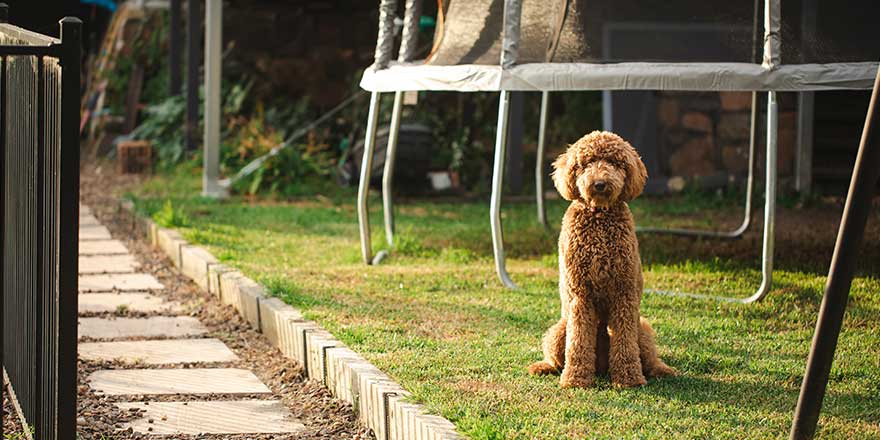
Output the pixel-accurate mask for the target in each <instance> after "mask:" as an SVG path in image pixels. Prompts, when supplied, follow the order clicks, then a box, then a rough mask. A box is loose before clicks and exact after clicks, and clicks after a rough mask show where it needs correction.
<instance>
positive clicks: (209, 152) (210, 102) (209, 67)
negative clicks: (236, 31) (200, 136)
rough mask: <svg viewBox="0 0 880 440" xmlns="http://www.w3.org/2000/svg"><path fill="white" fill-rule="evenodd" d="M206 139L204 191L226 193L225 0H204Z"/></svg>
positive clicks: (203, 175) (203, 171) (203, 152)
mask: <svg viewBox="0 0 880 440" xmlns="http://www.w3.org/2000/svg"><path fill="white" fill-rule="evenodd" d="M205 6H206V8H205V140H204V145H203V146H202V149H203V150H202V155H203V158H204V163H203V165H202V167H203V169H202V195H204V196H207V197H223V195H224V191H223V188H222V187H221V186H220V185H219V183H218V179H219V178H220V82H221V78H222V72H223V63H222V60H221V58H222V56H223V54H222V52H223V51H222V46H223V0H207V1H206V2H205Z"/></svg>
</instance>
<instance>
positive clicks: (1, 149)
mask: <svg viewBox="0 0 880 440" xmlns="http://www.w3.org/2000/svg"><path fill="white" fill-rule="evenodd" d="M8 22H9V5H7V4H6V3H0V23H8ZM5 185H6V58H5V57H3V58H0V317H3V319H6V315H5V314H4V312H3V303H4V302H5V300H4V299H5V298H6V291H5V289H6V279H5V273H4V272H5V270H6V269H5V268H6V262H5V259H6V255H5V254H6V188H5ZM3 327H4V326H3V325H0V365H6V364H5V363H4V357H3V350H4V347H3V338H5V337H6V336H4V335H3ZM5 393H6V387H0V397H2V396H5V395H6V394H5Z"/></svg>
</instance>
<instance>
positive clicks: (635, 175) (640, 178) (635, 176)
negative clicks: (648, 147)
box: [621, 143, 648, 201]
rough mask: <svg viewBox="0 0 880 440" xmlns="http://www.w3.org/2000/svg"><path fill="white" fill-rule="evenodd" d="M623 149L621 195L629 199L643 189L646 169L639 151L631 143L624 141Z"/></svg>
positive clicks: (636, 195)
mask: <svg viewBox="0 0 880 440" xmlns="http://www.w3.org/2000/svg"><path fill="white" fill-rule="evenodd" d="M624 149H625V150H626V154H625V160H626V181H625V182H624V185H623V191H622V192H621V197H622V198H623V199H624V200H626V201H630V200H633V199H635V198H636V197H638V196H639V194H641V193H642V190H644V189H645V182H646V181H647V180H648V170H647V169H645V164H644V163H643V162H642V158H641V157H639V153H638V152H637V151H636V149H635V148H633V147H632V145H630V144H629V143H626V144H625V146H624Z"/></svg>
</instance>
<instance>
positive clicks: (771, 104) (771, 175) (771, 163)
mask: <svg viewBox="0 0 880 440" xmlns="http://www.w3.org/2000/svg"><path fill="white" fill-rule="evenodd" d="M777 116H778V108H777V105H776V92H768V94H767V164H766V165H765V169H766V172H767V175H766V193H765V196H764V238H763V246H762V252H761V253H762V259H761V286H760V287H758V290H756V291H755V293H753V294H752V295H751V296H749V297H748V298H731V297H726V296H714V295H702V294H697V293H685V292H671V291H663V290H655V289H646V290H645V291H646V292H648V293H659V294H663V295H673V296H686V297H691V298H706V299H714V300H718V301H728V302H737V303H742V304H748V303H753V302H756V301H760V300H761V299H762V298H764V297H765V296H766V295H767V293H768V292H769V291H770V284H771V283H772V281H773V246H774V238H775V225H776V165H777V164H776V147H777V142H776V141H777V133H778V130H777V129H778V117H777Z"/></svg>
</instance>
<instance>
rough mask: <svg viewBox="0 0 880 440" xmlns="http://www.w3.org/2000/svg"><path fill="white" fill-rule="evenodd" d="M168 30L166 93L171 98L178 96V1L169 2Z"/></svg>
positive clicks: (179, 45)
mask: <svg viewBox="0 0 880 440" xmlns="http://www.w3.org/2000/svg"><path fill="white" fill-rule="evenodd" d="M168 15H169V17H168V18H169V25H168V27H169V29H168V68H169V69H170V72H169V73H168V91H169V92H170V93H171V95H172V96H177V95H180V89H181V84H180V81H181V71H180V68H181V66H180V64H181V63H180V55H181V48H182V46H183V44H182V43H183V42H182V41H181V32H180V27H181V26H180V0H171V5H170V12H169V14H168Z"/></svg>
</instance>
